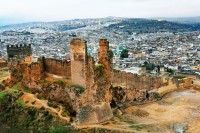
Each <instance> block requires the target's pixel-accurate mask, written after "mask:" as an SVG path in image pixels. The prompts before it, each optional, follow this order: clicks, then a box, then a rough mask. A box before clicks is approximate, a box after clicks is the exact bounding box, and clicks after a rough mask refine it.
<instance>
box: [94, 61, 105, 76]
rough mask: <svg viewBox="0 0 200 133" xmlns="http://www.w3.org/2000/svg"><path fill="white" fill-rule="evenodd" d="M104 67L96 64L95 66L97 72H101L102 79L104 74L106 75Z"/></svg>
mask: <svg viewBox="0 0 200 133" xmlns="http://www.w3.org/2000/svg"><path fill="white" fill-rule="evenodd" d="M103 67H104V65H103V64H96V65H95V70H96V71H98V72H99V76H100V77H101V76H103V74H104V71H103Z"/></svg>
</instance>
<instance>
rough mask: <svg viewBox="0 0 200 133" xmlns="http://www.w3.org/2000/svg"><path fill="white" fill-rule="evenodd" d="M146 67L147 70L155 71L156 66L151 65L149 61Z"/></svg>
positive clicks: (145, 64)
mask: <svg viewBox="0 0 200 133" xmlns="http://www.w3.org/2000/svg"><path fill="white" fill-rule="evenodd" d="M144 67H146V70H149V71H152V70H154V69H155V67H156V66H155V64H153V63H149V62H147V61H145V62H144Z"/></svg>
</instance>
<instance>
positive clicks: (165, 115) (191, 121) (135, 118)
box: [79, 90, 200, 133]
mask: <svg viewBox="0 0 200 133" xmlns="http://www.w3.org/2000/svg"><path fill="white" fill-rule="evenodd" d="M122 112H123V114H122V115H115V116H114V118H113V119H112V120H111V121H109V122H107V123H102V124H98V125H83V126H79V128H92V127H98V128H105V129H112V130H116V131H121V132H135V133H184V131H186V133H200V92H198V91H195V90H183V91H176V92H172V93H170V94H168V95H166V96H165V97H164V98H163V99H162V100H160V101H157V102H154V103H150V104H146V105H137V106H129V107H127V108H125V109H124V110H123V111H122Z"/></svg>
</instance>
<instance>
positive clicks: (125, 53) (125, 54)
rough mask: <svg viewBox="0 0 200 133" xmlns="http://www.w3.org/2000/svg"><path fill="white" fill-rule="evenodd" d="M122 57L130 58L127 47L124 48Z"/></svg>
mask: <svg viewBox="0 0 200 133" xmlns="http://www.w3.org/2000/svg"><path fill="white" fill-rule="evenodd" d="M120 57H121V58H128V50H127V49H124V50H122V52H121V54H120Z"/></svg>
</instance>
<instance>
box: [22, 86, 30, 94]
mask: <svg viewBox="0 0 200 133" xmlns="http://www.w3.org/2000/svg"><path fill="white" fill-rule="evenodd" d="M23 89H24V92H28V93H30V92H31V91H30V88H28V87H27V86H23Z"/></svg>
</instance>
